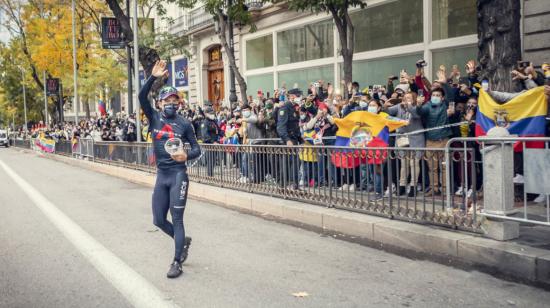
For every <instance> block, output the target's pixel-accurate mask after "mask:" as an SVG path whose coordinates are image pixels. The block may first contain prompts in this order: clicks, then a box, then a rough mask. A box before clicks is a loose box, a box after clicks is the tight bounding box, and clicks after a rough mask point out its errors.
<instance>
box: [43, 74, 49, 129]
mask: <svg viewBox="0 0 550 308" xmlns="http://www.w3.org/2000/svg"><path fill="white" fill-rule="evenodd" d="M44 121H45V122H46V126H49V125H50V121H49V120H48V93H47V91H46V71H44Z"/></svg>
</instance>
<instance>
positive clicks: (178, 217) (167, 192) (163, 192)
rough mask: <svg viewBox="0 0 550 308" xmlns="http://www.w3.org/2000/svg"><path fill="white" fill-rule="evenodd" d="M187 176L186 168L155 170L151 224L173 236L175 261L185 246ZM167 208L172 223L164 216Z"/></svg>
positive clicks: (178, 258) (178, 259) (166, 213)
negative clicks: (184, 221) (184, 213)
mask: <svg viewBox="0 0 550 308" xmlns="http://www.w3.org/2000/svg"><path fill="white" fill-rule="evenodd" d="M188 186H189V178H188V177H187V172H186V170H182V169H168V170H161V169H158V170H157V182H156V184H155V189H154V191H153V224H154V225H155V226H157V227H159V228H160V229H161V230H162V231H164V232H165V233H166V234H168V235H170V236H171V237H172V238H174V242H175V244H176V252H175V255H174V260H175V261H180V258H181V254H182V252H183V247H184V246H185V244H186V243H185V229H184V227H183V212H184V211H185V204H186V203H187V190H188V188H189V187H188ZM168 210H170V214H171V216H172V223H170V222H169V221H168V220H167V219H166V217H167V215H168Z"/></svg>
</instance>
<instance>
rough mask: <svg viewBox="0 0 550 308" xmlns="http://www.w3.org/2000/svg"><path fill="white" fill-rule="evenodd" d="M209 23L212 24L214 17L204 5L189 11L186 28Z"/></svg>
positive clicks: (195, 27)
mask: <svg viewBox="0 0 550 308" xmlns="http://www.w3.org/2000/svg"><path fill="white" fill-rule="evenodd" d="M210 24H214V19H213V18H212V15H210V13H208V12H207V11H206V9H205V8H204V6H201V7H199V8H197V9H194V10H193V11H191V12H190V13H189V24H188V25H189V27H188V30H194V29H197V28H200V27H203V26H206V25H210Z"/></svg>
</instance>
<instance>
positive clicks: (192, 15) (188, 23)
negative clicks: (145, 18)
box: [157, 0, 264, 34]
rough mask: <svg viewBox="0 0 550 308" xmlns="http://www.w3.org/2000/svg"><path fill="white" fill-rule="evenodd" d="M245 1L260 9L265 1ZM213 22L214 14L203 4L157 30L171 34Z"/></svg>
mask: <svg viewBox="0 0 550 308" xmlns="http://www.w3.org/2000/svg"><path fill="white" fill-rule="evenodd" d="M245 3H246V5H247V6H248V9H249V10H260V9H262V8H263V7H264V3H263V2H262V1H258V0H248V1H246V2H245ZM212 24H214V19H213V18H212V15H210V13H209V12H207V11H206V9H205V7H204V6H201V7H198V8H196V9H194V10H192V11H190V12H189V13H187V14H185V15H182V16H180V17H178V18H176V19H174V21H173V23H172V24H171V25H169V26H166V27H159V28H157V31H167V32H169V33H171V34H180V33H181V34H183V33H186V32H188V31H192V30H195V29H198V28H201V27H204V26H208V25H212Z"/></svg>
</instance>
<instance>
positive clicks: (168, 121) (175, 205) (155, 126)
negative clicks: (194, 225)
mask: <svg viewBox="0 0 550 308" xmlns="http://www.w3.org/2000/svg"><path fill="white" fill-rule="evenodd" d="M167 74H168V71H167V70H166V62H165V61H162V60H159V61H157V62H156V63H155V66H154V67H153V70H152V72H151V76H150V77H149V78H148V79H147V81H146V82H145V85H144V86H143V88H142V89H141V91H140V93H139V102H140V104H141V108H142V109H143V112H144V113H145V116H146V117H147V119H148V121H149V131H150V132H151V137H152V139H153V150H154V153H155V157H156V164H157V179H156V184H155V188H154V191H153V205H152V207H153V223H154V224H155V226H157V227H159V228H160V229H161V230H162V231H164V232H165V233H166V234H168V235H169V236H171V237H172V238H173V239H174V242H175V254H174V260H173V262H172V264H171V265H170V269H169V271H168V273H167V275H166V276H167V277H168V278H176V277H178V276H179V275H181V274H182V272H183V271H182V267H181V265H182V263H183V262H184V261H185V260H186V259H187V256H188V252H189V246H190V245H191V238H190V237H185V228H184V226H183V213H184V211H185V205H186V203H187V190H188V188H189V178H188V176H187V167H186V163H185V162H186V161H187V160H190V159H194V158H197V157H199V156H200V147H199V144H198V143H197V140H196V138H195V131H194V129H193V125H192V124H191V123H190V122H189V121H188V120H186V119H184V118H183V117H181V116H179V115H178V114H177V112H176V111H177V109H178V104H179V101H180V97H179V95H178V92H177V90H176V89H175V88H174V87H169V86H166V87H164V88H162V89H161V90H160V93H159V97H158V107H159V109H160V112H159V111H157V110H155V109H154V108H153V107H152V106H151V103H150V101H149V92H150V91H151V87H152V86H153V83H154V82H155V80H156V79H157V78H159V77H162V76H164V75H167ZM172 138H179V139H180V140H181V141H182V142H183V143H189V144H190V145H191V149H190V150H189V151H188V152H185V151H183V150H180V151H178V152H176V153H175V154H172V155H171V154H169V153H168V152H167V151H166V150H165V148H164V145H165V143H166V142H167V141H168V140H169V139H172ZM168 210H170V214H171V216H172V223H170V222H169V221H168V220H167V219H166V218H167V215H168Z"/></svg>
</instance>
